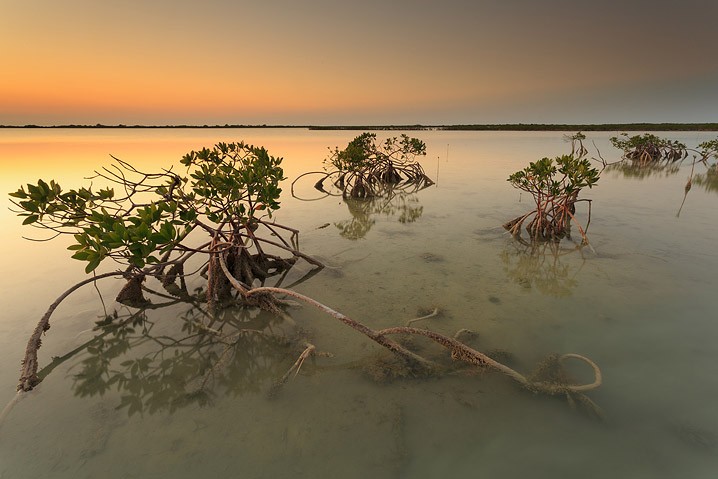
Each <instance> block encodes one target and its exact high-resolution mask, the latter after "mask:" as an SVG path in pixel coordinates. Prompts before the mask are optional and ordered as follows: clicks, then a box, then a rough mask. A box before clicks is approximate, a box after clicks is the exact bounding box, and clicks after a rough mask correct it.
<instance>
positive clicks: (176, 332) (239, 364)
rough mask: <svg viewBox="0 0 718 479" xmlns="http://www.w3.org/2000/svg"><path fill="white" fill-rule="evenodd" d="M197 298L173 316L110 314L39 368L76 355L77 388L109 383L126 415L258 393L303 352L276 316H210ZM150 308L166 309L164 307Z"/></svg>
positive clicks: (83, 390)
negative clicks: (175, 318)
mask: <svg viewBox="0 0 718 479" xmlns="http://www.w3.org/2000/svg"><path fill="white" fill-rule="evenodd" d="M203 294H204V292H203V291H199V292H198V295H200V296H201V295H203ZM175 304H177V301H173V302H169V303H165V305H163V306H165V307H167V308H170V307H173V306H174V305H175ZM197 304H198V303H196V304H191V305H190V307H189V309H187V310H186V311H185V312H184V313H183V314H181V317H180V318H179V319H180V321H179V322H176V321H163V320H162V319H161V318H155V316H157V315H156V314H154V312H153V311H150V309H140V310H136V311H134V312H130V310H128V309H125V312H124V313H118V312H115V313H114V314H112V315H110V316H108V317H107V318H106V319H105V320H103V321H100V322H98V323H97V325H96V327H95V332H96V336H95V337H94V338H93V339H91V340H90V341H88V342H87V343H85V344H84V345H82V346H81V347H79V348H77V349H75V350H74V351H72V352H70V353H68V354H67V355H65V356H63V357H61V358H55V360H54V361H53V363H51V364H50V365H49V366H47V367H46V368H45V369H44V370H43V373H44V375H47V374H48V373H49V372H50V371H51V370H52V369H54V368H55V367H56V366H58V365H59V363H61V362H64V361H67V360H69V359H71V358H73V357H75V356H76V357H77V358H79V362H78V363H76V364H75V365H74V366H73V367H72V369H71V371H72V378H73V381H74V382H73V390H74V392H75V394H76V395H78V396H81V397H85V396H103V395H104V394H105V393H107V392H109V391H111V390H112V389H115V390H117V391H118V392H119V395H120V403H119V404H118V405H117V408H118V409H126V410H127V413H128V415H130V416H132V415H133V414H135V413H138V412H139V413H150V414H152V413H156V412H159V411H168V412H174V411H175V410H176V409H177V408H180V407H184V406H189V405H198V406H204V405H207V404H209V403H210V402H211V401H212V398H213V397H214V396H215V395H216V394H217V393H219V392H221V393H223V394H231V395H233V396H239V395H242V394H245V393H248V392H249V393H256V392H259V391H260V390H262V389H263V388H265V386H266V385H267V384H268V383H269V382H271V381H272V380H277V379H279V378H281V377H282V375H283V374H284V372H286V370H287V368H288V367H289V365H291V362H292V361H293V360H294V359H295V358H296V356H297V355H298V352H301V349H297V348H298V347H299V346H298V344H300V343H301V341H297V338H296V337H293V335H295V332H294V331H293V328H289V329H288V330H287V328H286V326H287V324H286V321H285V320H284V319H282V318H280V317H278V316H276V315H272V314H269V313H266V312H262V311H261V310H258V309H256V308H254V309H247V308H226V309H224V310H222V311H221V312H218V313H216V314H215V315H214V316H211V315H209V314H207V313H206V312H205V311H203V310H202V309H201V308H200V307H198V306H197ZM152 309H157V310H159V311H158V312H160V313H162V314H163V315H165V316H166V315H167V311H162V310H163V309H164V308H162V307H160V308H158V307H156V306H155V307H153V308H152ZM165 319H166V318H165ZM283 323H284V324H283ZM284 330H287V331H284Z"/></svg>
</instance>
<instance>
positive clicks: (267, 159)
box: [10, 142, 321, 391]
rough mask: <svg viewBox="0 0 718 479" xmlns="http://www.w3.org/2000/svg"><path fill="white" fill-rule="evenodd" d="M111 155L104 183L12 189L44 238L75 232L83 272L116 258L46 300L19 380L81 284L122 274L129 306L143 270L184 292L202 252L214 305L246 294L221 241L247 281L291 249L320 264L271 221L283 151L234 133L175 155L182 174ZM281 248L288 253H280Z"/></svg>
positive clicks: (30, 371) (26, 382)
mask: <svg viewBox="0 0 718 479" xmlns="http://www.w3.org/2000/svg"><path fill="white" fill-rule="evenodd" d="M115 160H116V163H115V164H114V165H112V166H111V167H108V168H103V169H101V170H99V171H97V172H96V175H95V176H94V177H93V180H95V181H99V180H103V181H105V182H107V183H108V184H109V185H108V186H107V187H105V188H102V189H99V190H97V191H93V187H92V186H89V187H82V188H80V189H73V190H68V191H63V189H62V187H61V186H60V185H59V184H58V183H56V182H55V181H50V182H45V181H43V180H38V182H37V184H36V185H33V184H28V185H27V190H26V189H25V188H24V187H22V188H20V189H19V190H17V191H16V192H14V193H11V194H10V196H11V197H12V198H13V200H12V202H13V204H14V205H15V207H16V208H17V213H18V214H19V216H21V217H23V218H24V221H23V224H24V225H31V226H33V227H36V228H39V229H41V230H43V231H47V232H49V233H50V234H51V237H52V238H54V237H57V236H61V235H66V236H69V235H71V236H72V237H73V238H74V240H75V243H74V244H72V245H71V246H70V247H69V248H68V249H70V250H71V251H73V255H72V258H74V259H77V260H81V261H85V262H86V263H87V264H86V267H85V272H86V273H93V274H94V271H95V270H96V269H97V267H98V266H99V265H100V263H102V262H103V261H105V260H107V259H108V258H109V259H111V260H112V261H114V262H115V263H117V264H119V265H120V266H121V269H120V270H118V271H113V272H108V273H103V274H101V275H97V276H96V277H93V278H92V279H89V280H85V281H83V282H81V283H78V284H77V285H75V286H73V287H71V288H70V289H68V291H66V292H65V293H63V295H61V296H60V298H58V301H56V302H55V303H53V305H52V306H51V307H50V309H49V310H48V312H47V313H46V314H45V316H44V317H43V318H42V319H41V321H40V323H39V324H38V327H37V328H36V331H35V333H34V334H33V336H32V337H31V339H30V341H29V343H28V347H27V350H26V356H25V360H24V361H23V372H22V374H21V379H20V384H19V385H18V388H19V389H22V390H25V391H27V390H30V389H32V388H33V387H34V386H35V385H36V384H37V383H38V382H39V378H38V377H37V350H38V349H39V347H40V345H41V341H40V336H41V335H42V333H43V332H45V331H47V329H48V328H49V318H50V316H51V315H52V312H53V311H54V309H55V308H56V307H57V305H58V304H59V303H60V302H61V301H62V300H63V299H64V298H65V297H66V296H67V295H69V294H70V293H71V292H72V291H74V290H75V289H77V288H78V287H80V286H81V285H83V284H87V283H89V282H92V281H94V280H96V279H100V278H104V277H110V276H123V277H124V278H125V279H126V280H127V283H126V285H125V287H124V288H123V289H122V290H121V291H120V294H119V295H118V300H119V301H121V302H122V303H124V304H128V305H131V306H143V305H145V304H146V303H147V301H146V299H145V298H144V296H143V288H144V286H143V283H144V281H145V280H146V279H147V278H156V279H158V280H160V281H161V283H162V284H163V285H164V286H165V288H166V289H167V290H168V291H169V292H170V293H172V294H174V295H177V296H185V297H186V296H188V292H187V289H186V284H185V281H184V278H185V276H186V274H185V271H184V269H185V265H186V264H187V262H188V260H190V258H194V257H195V256H196V255H200V256H203V257H204V258H205V259H204V262H205V263H206V264H207V267H206V270H205V272H206V275H207V290H206V291H207V292H206V301H207V303H208V305H209V308H210V310H213V309H215V306H216V305H217V304H218V303H221V302H222V301H240V302H241V301H243V300H245V299H246V298H242V297H234V296H233V294H232V289H231V287H230V286H229V283H228V281H227V279H226V276H225V275H224V274H223V273H222V271H221V270H220V268H219V265H218V262H217V254H218V252H219V251H220V250H221V251H222V252H223V253H225V254H226V255H227V257H226V258H225V261H226V262H227V263H228V264H229V268H231V270H232V272H233V274H234V275H235V276H236V277H237V278H239V281H241V282H242V283H243V284H245V285H247V286H248V287H251V286H252V285H253V284H254V283H255V281H256V282H258V283H259V284H264V282H265V280H266V279H268V278H270V277H272V276H275V275H281V274H283V273H286V272H287V270H288V269H289V268H291V267H292V265H293V264H294V263H295V262H296V261H297V260H298V259H299V258H302V259H304V260H306V261H308V262H309V263H311V264H312V265H313V266H315V267H316V268H321V263H319V262H318V261H316V260H314V259H312V258H311V257H309V256H307V255H305V254H303V253H301V252H300V251H299V239H298V238H299V235H298V231H297V230H295V229H293V228H290V227H287V226H284V225H280V224H277V223H275V222H272V221H269V219H270V218H271V216H272V212H273V211H275V210H277V209H278V208H279V201H278V200H279V194H280V192H281V189H280V188H279V182H280V181H281V180H282V179H284V177H283V171H282V168H281V166H280V164H281V161H282V159H281V158H275V157H273V156H270V155H269V154H268V153H267V151H266V150H265V149H264V148H259V147H254V146H250V145H246V144H244V143H241V142H240V143H229V144H227V143H219V144H217V145H216V146H215V147H214V148H213V149H211V150H210V149H207V148H204V149H202V150H200V151H192V152H190V153H188V154H187V155H185V156H184V157H183V158H182V160H181V164H182V165H184V166H185V167H187V175H186V176H181V175H179V174H176V173H174V172H172V171H171V169H169V170H164V171H162V172H159V173H146V172H142V171H140V170H138V169H136V168H135V167H133V166H132V165H130V164H129V163H127V162H124V161H122V160H119V159H115ZM115 189H118V190H119V193H116V192H115ZM201 236H205V238H207V239H206V240H205V241H204V242H203V243H201V242H200V241H198V239H197V237H201ZM268 237H274V238H275V239H269V238H268ZM197 243H201V244H200V246H195V245H196V244H197ZM218 245H221V247H220V246H218ZM286 253H289V254H290V255H291V256H282V254H286ZM177 282H179V284H177ZM250 302H251V303H254V302H256V298H252V300H251V301H250ZM265 306H268V305H265Z"/></svg>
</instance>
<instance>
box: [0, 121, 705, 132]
mask: <svg viewBox="0 0 718 479" xmlns="http://www.w3.org/2000/svg"><path fill="white" fill-rule="evenodd" d="M0 128H13V129H18V128H23V129H25V128H29V129H32V128H38V129H62V128H65V129H68V128H78V129H218V128H228V129H238V128H294V129H307V130H352V131H354V130H356V131H359V130H361V131H377V130H379V131H382V130H389V131H395V130H440V131H441V130H445V131H718V123H602V124H550V123H545V124H544V123H502V124H466V125H420V124H417V125H266V124H263V125H228V124H225V125H123V124H119V125H103V124H95V125H74V124H70V125H0Z"/></svg>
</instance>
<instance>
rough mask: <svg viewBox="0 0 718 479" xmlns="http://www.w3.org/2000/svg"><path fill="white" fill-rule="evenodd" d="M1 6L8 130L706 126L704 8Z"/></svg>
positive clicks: (714, 69) (709, 44)
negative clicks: (61, 126) (68, 126)
mask: <svg viewBox="0 0 718 479" xmlns="http://www.w3.org/2000/svg"><path fill="white" fill-rule="evenodd" d="M0 8H1V9H2V12H3V13H2V15H1V16H0V54H1V55H2V58H3V63H4V67H3V70H4V71H3V74H2V75H1V76H0V124H5V125H19V124H58V123H80V124H94V123H106V124H120V123H122V124H179V123H188V124H224V123H232V124H235V123H239V124H262V123H267V124H367V123H373V124H389V123H395V124H398V123H422V124H446V123H504V122H515V123H518V122H525V123H526V122H536V123H571V122H585V123H602V122H631V121H652V122H663V121H666V122H674V121H675V122H690V121H716V117H715V113H714V112H715V111H716V107H718V100H716V98H717V97H718V95H715V93H714V92H715V89H716V87H718V61H717V60H716V59H715V53H714V50H715V46H716V43H717V42H716V40H715V34H714V31H713V27H712V22H713V21H714V19H715V18H716V17H717V15H716V14H718V3H716V2H710V1H698V0H687V1H684V2H681V3H671V2H648V1H643V0H641V1H625V2H621V3H618V2H616V3H613V2H600V3H599V2H588V1H577V0H574V1H572V2H569V1H565V0H550V1H544V2H534V1H503V2H501V1H493V0H492V1H468V0H445V1H442V2H433V1H424V0H418V1H412V2H410V1H399V2H392V3H391V5H387V4H385V2H379V1H377V0H368V1H365V2H363V3H361V4H358V3H356V2H341V1H326V0H311V1H305V2H290V1H288V0H281V1H272V0H266V1H263V2H247V1H236V2H233V1H217V0H215V1H212V0H208V1H205V2H202V3H199V2H191V1H167V0H159V1H154V2H144V1H137V0H135V1H127V2H122V3H110V2H91V1H88V0H68V1H66V2H52V1H49V0H39V1H32V2H28V1H15V0H0Z"/></svg>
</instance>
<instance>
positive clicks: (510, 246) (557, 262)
mask: <svg viewBox="0 0 718 479" xmlns="http://www.w3.org/2000/svg"><path fill="white" fill-rule="evenodd" d="M500 257H501V261H502V262H503V264H504V271H505V273H506V275H507V277H508V278H509V279H510V280H511V281H513V282H514V283H516V284H518V285H519V286H521V287H523V288H526V289H534V288H535V289H536V290H538V291H539V292H541V293H543V294H546V295H549V296H555V297H565V296H570V295H571V294H572V290H573V289H574V288H575V287H576V285H577V284H578V281H577V280H576V276H577V275H578V273H579V271H580V269H581V267H582V266H583V264H584V262H585V258H584V257H583V247H582V246H580V245H574V246H572V247H565V246H563V247H562V246H561V244H560V243H558V242H554V241H547V242H541V243H536V242H534V243H532V244H528V243H525V242H519V241H511V242H508V243H507V244H506V247H505V248H504V250H503V251H502V252H501V254H500ZM577 257H579V258H581V261H580V263H579V265H578V266H576V264H575V262H574V259H575V258H577ZM567 258H570V259H569V260H568V261H566V259H567Z"/></svg>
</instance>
